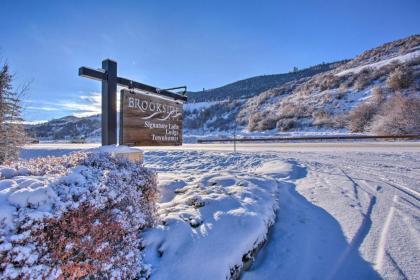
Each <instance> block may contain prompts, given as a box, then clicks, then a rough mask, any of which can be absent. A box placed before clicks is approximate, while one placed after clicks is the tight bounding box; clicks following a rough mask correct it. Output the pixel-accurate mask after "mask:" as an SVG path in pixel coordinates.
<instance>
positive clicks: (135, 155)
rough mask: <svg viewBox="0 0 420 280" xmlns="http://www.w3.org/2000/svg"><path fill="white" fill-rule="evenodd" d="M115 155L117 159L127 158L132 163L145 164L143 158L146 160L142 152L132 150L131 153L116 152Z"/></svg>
mask: <svg viewBox="0 0 420 280" xmlns="http://www.w3.org/2000/svg"><path fill="white" fill-rule="evenodd" d="M113 155H114V156H115V157H123V158H126V159H128V160H129V161H132V162H143V158H144V156H143V151H142V150H134V149H132V150H131V151H129V152H114V153H113Z"/></svg>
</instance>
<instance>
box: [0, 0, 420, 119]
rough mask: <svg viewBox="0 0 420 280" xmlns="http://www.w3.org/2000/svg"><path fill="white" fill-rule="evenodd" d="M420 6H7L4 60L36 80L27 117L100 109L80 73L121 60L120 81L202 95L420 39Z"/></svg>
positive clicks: (360, 2)
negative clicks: (180, 88) (254, 78)
mask: <svg viewBox="0 0 420 280" xmlns="http://www.w3.org/2000/svg"><path fill="white" fill-rule="evenodd" d="M419 11H420V1H418V0H417V1H415V0H405V1H404V0H393V1H388V0H382V1H379V0H372V1H369V0H343V1H339V0H336V1H330V0H307V1H305V0H301V1H298V0H296V1H282V0H278V1H269V0H267V1H257V0H248V1H246V0H243V1H228V0H225V1H219V0H213V1H182V0H179V1H163V0H154V1H134V0H133V1H107V0H102V1H99V0H98V1H94V0H84V1H78V0H72V1H70V0H68V1H62V0H56V1H47V0H37V1H31V0H27V1H24V0H20V1H19V0H2V1H1V12H0V13H1V16H0V24H1V30H0V38H1V39H0V56H1V57H2V58H3V59H5V60H7V62H8V63H9V65H10V67H11V69H12V71H13V73H15V75H16V76H15V85H16V86H19V85H22V84H24V83H26V82H31V84H30V90H29V92H28V93H27V95H26V98H25V111H24V118H25V119H26V120H28V121H39V120H49V119H52V118H56V117H62V116H65V115H70V114H75V115H88V114H92V113H95V112H97V111H98V109H99V104H100V95H99V94H98V93H99V92H100V83H99V82H97V81H93V80H89V79H86V78H81V77H78V75H77V70H78V68H79V67H80V66H90V67H100V65H101V61H102V60H103V59H104V58H112V59H114V60H116V61H117V62H118V73H119V75H120V76H123V77H127V78H131V79H134V80H137V81H140V82H143V83H147V84H151V85H154V86H158V87H160V88H165V87H172V86H177V85H187V86H188V88H189V90H201V89H202V88H212V87H217V86H221V85H224V84H226V83H229V82H234V81H236V80H239V79H243V78H248V77H251V76H256V75H261V74H274V73H283V72H288V71H289V70H291V69H292V68H293V66H297V67H299V68H304V67H307V66H310V65H314V64H318V63H321V62H324V61H325V62H329V61H334V60H340V59H344V58H352V57H354V56H355V55H357V54H359V53H360V52H362V51H364V50H366V49H369V48H372V47H375V46H377V45H379V44H382V43H385V42H388V41H392V40H395V39H399V38H403V37H406V36H409V35H412V34H419V33H420V16H419Z"/></svg>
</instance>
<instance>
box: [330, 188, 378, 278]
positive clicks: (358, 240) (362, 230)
mask: <svg viewBox="0 0 420 280" xmlns="http://www.w3.org/2000/svg"><path fill="white" fill-rule="evenodd" d="M375 203H376V196H371V197H370V201H369V206H368V209H367V211H366V213H365V214H363V221H362V224H361V225H360V227H359V229H358V230H357V232H356V234H355V235H354V237H353V239H352V240H351V242H350V243H349V245H348V246H347V248H346V249H345V250H344V251H343V253H342V254H341V255H340V257H339V259H338V261H337V263H336V265H335V267H334V268H333V270H332V271H331V273H330V275H329V276H328V277H327V279H336V275H337V272H338V271H339V270H340V269H341V267H342V266H343V264H344V263H345V262H346V260H347V259H348V257H349V255H350V254H351V253H352V252H353V251H354V250H358V249H359V247H360V245H361V244H362V243H363V240H364V239H365V237H366V236H367V235H368V233H369V231H370V228H371V226H372V219H371V214H372V210H373V207H374V205H375Z"/></svg>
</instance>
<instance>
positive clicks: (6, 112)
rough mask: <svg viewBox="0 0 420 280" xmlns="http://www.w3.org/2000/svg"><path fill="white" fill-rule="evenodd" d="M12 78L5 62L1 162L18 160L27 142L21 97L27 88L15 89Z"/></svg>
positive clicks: (0, 77)
mask: <svg viewBox="0 0 420 280" xmlns="http://www.w3.org/2000/svg"><path fill="white" fill-rule="evenodd" d="M12 80H13V76H12V75H11V74H10V73H9V67H8V65H7V64H4V65H3V66H2V67H1V69H0V163H3V162H4V161H8V160H16V159H17V158H18V157H19V149H20V147H21V146H22V145H23V144H24V143H25V130H24V127H23V123H22V121H23V119H22V117H21V111H22V107H21V101H20V97H21V96H22V94H23V93H24V92H25V91H26V88H23V89H22V90H21V91H20V92H16V91H14V90H13V87H12Z"/></svg>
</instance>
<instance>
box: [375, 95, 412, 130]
mask: <svg viewBox="0 0 420 280" xmlns="http://www.w3.org/2000/svg"><path fill="white" fill-rule="evenodd" d="M371 131H372V132H373V133H375V134H378V135H381V134H382V135H387V134H389V135H404V134H420V97H419V96H414V97H404V96H401V95H396V96H392V97H391V98H390V99H388V100H387V101H386V102H385V103H384V105H383V106H382V108H381V110H380V112H379V113H378V114H377V115H376V116H375V118H374V120H373V122H372V126H371Z"/></svg>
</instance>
